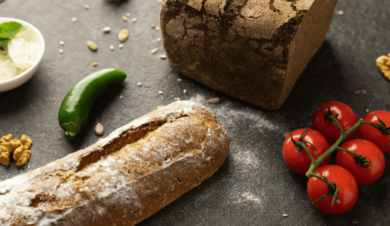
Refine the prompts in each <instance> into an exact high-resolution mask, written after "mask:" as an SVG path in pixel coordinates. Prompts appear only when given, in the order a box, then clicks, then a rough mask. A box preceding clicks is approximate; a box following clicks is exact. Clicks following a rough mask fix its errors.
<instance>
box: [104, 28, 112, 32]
mask: <svg viewBox="0 0 390 226" xmlns="http://www.w3.org/2000/svg"><path fill="white" fill-rule="evenodd" d="M103 32H104V33H109V32H111V28H110V27H105V28H103Z"/></svg>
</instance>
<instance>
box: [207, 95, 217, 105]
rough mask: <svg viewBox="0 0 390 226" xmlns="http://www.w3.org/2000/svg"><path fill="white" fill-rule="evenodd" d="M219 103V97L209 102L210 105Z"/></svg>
mask: <svg viewBox="0 0 390 226" xmlns="http://www.w3.org/2000/svg"><path fill="white" fill-rule="evenodd" d="M218 102H219V98H218V97H214V98H211V99H210V100H208V101H207V103H210V104H215V103H218Z"/></svg>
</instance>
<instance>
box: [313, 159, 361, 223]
mask: <svg viewBox="0 0 390 226" xmlns="http://www.w3.org/2000/svg"><path fill="white" fill-rule="evenodd" d="M314 174H317V175H322V176H325V177H326V178H327V179H328V180H329V181H330V182H334V183H335V184H336V186H337V187H338V188H339V192H338V194H337V198H338V199H339V200H340V203H337V202H334V203H333V206H332V205H331V204H332V199H333V194H331V195H328V196H327V197H326V198H324V199H322V200H320V201H317V202H315V203H314V205H315V206H316V207H317V208H318V209H319V210H321V211H322V212H324V213H327V214H331V215H339V214H342V213H345V212H346V211H348V210H349V209H351V208H352V206H353V205H355V203H356V200H357V197H358V185H357V183H356V180H355V178H354V177H353V176H352V174H351V173H350V172H348V171H347V170H346V169H344V168H342V167H341V166H336V165H326V166H322V167H319V168H318V169H316V170H315V171H314ZM327 192H328V187H327V185H326V183H325V182H324V181H322V180H320V179H318V178H315V177H310V179H309V181H308V182H307V194H308V196H309V198H310V200H311V201H312V202H314V201H315V200H317V199H318V198H320V197H321V196H323V195H324V194H326V193H327Z"/></svg>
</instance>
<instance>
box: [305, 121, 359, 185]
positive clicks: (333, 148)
mask: <svg viewBox="0 0 390 226" xmlns="http://www.w3.org/2000/svg"><path fill="white" fill-rule="evenodd" d="M362 123H365V121H363V119H359V120H358V122H357V123H356V124H355V125H354V126H352V127H351V128H350V129H349V130H347V131H344V130H343V129H341V135H340V137H339V139H338V140H337V141H336V142H335V143H334V144H333V145H332V146H330V148H329V149H328V150H327V151H326V152H325V153H324V154H323V155H321V157H319V158H318V159H317V160H314V161H313V160H312V162H311V166H310V168H309V170H308V171H307V173H306V176H307V177H310V176H311V174H313V172H314V170H315V169H317V167H318V166H319V165H320V164H321V162H322V161H323V160H324V159H325V158H326V157H328V156H329V155H330V154H332V153H333V152H335V151H336V150H337V149H338V148H339V145H340V144H341V142H343V140H344V139H345V138H347V137H348V135H349V134H351V133H352V132H353V131H354V130H355V129H357V128H358V127H359V126H360V125H361V124H362ZM334 124H336V126H337V127H339V128H341V126H340V124H339V122H338V121H337V120H335V122H334Z"/></svg>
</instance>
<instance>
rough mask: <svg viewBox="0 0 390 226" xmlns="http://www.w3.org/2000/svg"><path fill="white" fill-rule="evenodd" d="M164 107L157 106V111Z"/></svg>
mask: <svg viewBox="0 0 390 226" xmlns="http://www.w3.org/2000/svg"><path fill="white" fill-rule="evenodd" d="M162 107H164V106H157V107H156V110H158V109H160V108H162Z"/></svg>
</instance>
